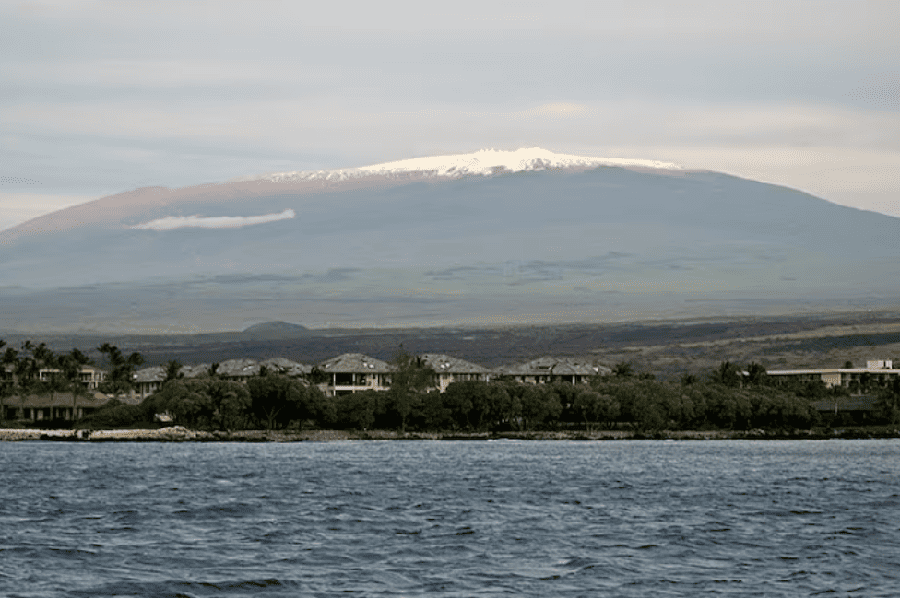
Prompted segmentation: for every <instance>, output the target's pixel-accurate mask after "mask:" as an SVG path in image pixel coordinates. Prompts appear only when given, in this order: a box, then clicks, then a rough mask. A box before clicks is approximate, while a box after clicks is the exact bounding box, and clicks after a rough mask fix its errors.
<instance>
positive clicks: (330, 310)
mask: <svg viewBox="0 0 900 598" xmlns="http://www.w3.org/2000/svg"><path fill="white" fill-rule="evenodd" d="M898 233H900V219H897V218H893V217H890V216H883V215H880V214H876V213H873V212H866V211H862V210H857V209H853V208H848V207H843V206H838V205H835V204H832V203H829V202H827V201H825V200H822V199H818V198H816V197H813V196H811V195H808V194H805V193H802V192H799V191H796V190H792V189H788V188H785V187H780V186H776V185H770V184H765V183H760V182H755V181H750V180H745V179H740V178H737V177H733V176H729V175H725V174H721V173H715V172H708V171H687V170H683V169H681V168H679V167H678V166H677V165H674V164H669V163H663V162H657V161H650V160H616V159H606V158H589V157H579V156H568V155H560V154H553V153H551V152H547V151H545V150H541V149H538V148H532V149H524V150H519V151H517V152H500V151H490V150H488V151H481V152H476V153H473V154H466V155H458V156H441V157H436V158H423V159H414V160H404V161H400V162H393V163H386V164H379V165H375V166H369V167H362V168H355V169H345V170H335V171H317V172H291V173H278V174H271V175H264V176H256V177H245V178H241V179H235V180H232V181H229V182H226V183H221V184H209V185H200V186H196V187H189V188H184V189H166V188H145V189H138V190H136V191H132V192H128V193H122V194H119V195H113V196H109V197H105V198H102V199H98V200H96V201H93V202H89V203H86V204H82V205H79V206H74V207H71V208H67V209H64V210H60V211H58V212H55V213H53V214H49V215H47V216H43V217H40V218H36V219H34V220H32V221H29V222H26V223H24V224H22V225H20V226H18V227H15V228H13V229H9V230H6V231H2V232H0V305H2V307H0V329H7V330H23V331H34V332H50V331H75V330H94V331H109V332H154V333H156V332H200V331H222V330H241V329H244V328H246V327H247V326H250V325H252V324H255V323H259V322H267V321H272V320H278V321H285V322H302V323H303V324H305V325H306V326H309V327H322V326H326V325H339V326H353V327H356V326H414V325H424V326H429V325H450V326H463V325H466V324H473V325H475V324H477V325H482V326H483V325H486V324H527V323H543V322H588V321H611V320H640V319H647V318H666V317H701V316H720V315H735V314H745V313H747V314H749V313H757V314H762V313H766V314H774V313H791V312H797V311H809V310H817V311H821V310H831V309H842V310H846V309H848V308H860V309H863V308H871V307H874V306H880V305H885V304H891V303H892V302H893V301H894V298H895V297H896V296H897V292H898V291H900V288H898V287H900V260H898V258H900V243H898V242H897V239H898Z"/></svg>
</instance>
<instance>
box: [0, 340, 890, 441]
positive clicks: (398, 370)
mask: <svg viewBox="0 0 900 598" xmlns="http://www.w3.org/2000/svg"><path fill="white" fill-rule="evenodd" d="M4 344H5V343H3V342H2V341H0V349H2V348H3V347H4ZM97 349H98V351H100V353H101V354H103V355H104V356H105V357H106V360H107V362H108V365H109V367H110V372H111V373H110V375H109V376H108V377H107V379H106V380H105V381H104V383H103V384H102V385H101V387H100V389H99V390H100V391H101V392H107V393H110V394H113V395H116V394H118V395H119V397H120V398H122V397H123V395H122V394H121V393H125V392H127V391H129V390H130V389H131V386H132V382H131V380H132V377H133V372H134V368H135V367H136V366H138V365H140V364H141V363H142V362H143V358H142V356H141V355H140V354H138V353H132V354H131V355H129V356H126V355H125V354H123V353H122V352H121V351H120V350H119V349H118V348H117V347H115V346H112V345H109V344H104V345H101V346H100V347H98V348H97ZM0 361H2V365H3V366H4V367H5V369H4V371H14V372H16V373H17V374H18V375H17V376H16V378H15V380H16V382H15V384H13V383H12V382H11V379H7V380H6V381H5V383H3V384H0V413H5V411H4V410H3V402H2V401H3V400H4V399H5V398H7V397H10V396H12V395H13V394H19V395H21V394H23V393H40V392H62V391H69V392H73V391H74V392H73V396H75V397H77V396H78V395H79V393H80V394H85V393H86V391H85V390H84V387H83V386H82V385H81V384H80V383H79V382H78V378H77V372H78V367H79V366H80V365H83V364H86V363H89V362H90V360H89V359H87V357H86V356H85V355H84V354H83V353H81V352H80V351H79V350H78V349H73V350H72V351H71V352H69V353H66V354H62V355H55V354H54V353H53V352H51V351H50V350H49V349H47V347H46V346H45V345H44V344H39V345H35V344H33V343H31V342H30V341H29V342H27V343H24V344H23V346H22V348H21V350H18V351H17V350H15V349H12V348H6V350H5V351H4V352H2V353H0ZM393 366H394V368H395V369H394V371H393V373H392V376H391V377H392V384H391V387H390V389H389V390H387V391H374V390H363V391H360V392H355V393H348V394H342V395H338V396H326V394H325V393H324V392H323V390H322V389H321V388H320V386H319V383H321V382H322V381H323V378H324V376H323V375H322V373H321V372H320V371H318V370H317V369H314V370H313V373H312V374H310V375H307V376H305V377H289V376H286V375H283V374H279V373H276V372H270V371H267V370H266V368H265V367H263V368H262V369H261V370H260V372H259V375H257V376H254V377H252V378H250V379H249V380H247V381H246V382H238V381H233V380H228V379H223V378H222V377H221V376H220V375H219V373H218V372H217V368H216V367H215V365H214V366H213V367H211V368H209V370H208V371H206V372H205V374H203V375H201V376H198V377H194V378H190V379H186V378H184V377H183V375H182V374H181V372H180V370H181V368H182V365H181V364H180V363H179V362H178V361H177V360H169V361H168V362H167V363H166V365H165V371H166V376H165V378H166V379H165V381H164V382H163V383H162V385H161V387H160V389H159V390H158V391H157V392H155V393H153V394H152V395H150V396H149V397H147V398H146V399H144V400H143V401H142V402H140V403H139V404H129V403H128V402H125V401H123V400H119V399H117V398H113V399H111V400H109V401H108V402H107V403H106V404H105V405H103V406H102V407H100V408H98V409H96V410H95V411H94V412H93V413H91V414H90V415H88V416H87V417H84V418H81V419H79V420H78V421H76V422H74V423H72V422H69V424H68V425H72V426H74V427H78V428H92V429H102V428H126V427H158V426H160V425H161V424H160V416H163V422H164V423H174V424H177V425H180V426H186V427H189V428H191V429H196V430H269V431H279V430H280V431H288V430H293V431H299V430H327V429H333V430H356V431H364V430H388V431H396V432H399V433H401V434H402V433H405V432H407V431H410V432H417V433H423V432H436V431H440V432H448V433H453V432H456V433H504V432H560V431H570V432H572V431H581V432H586V433H593V432H597V431H616V430H619V431H628V432H631V433H639V434H655V433H659V432H660V431H663V430H668V431H678V430H728V431H749V430H773V431H792V430H802V429H811V428H814V427H821V428H830V427H842V426H844V427H845V426H859V425H897V424H898V423H900V381H897V380H895V381H894V382H892V383H891V384H889V385H887V386H875V385H872V384H870V383H869V382H868V381H867V380H863V381H862V383H861V384H862V385H863V386H860V385H859V384H858V385H857V386H856V387H855V388H853V389H848V388H843V387H840V386H836V387H834V388H826V387H825V385H824V384H823V383H821V382H806V383H800V382H790V383H785V382H783V381H781V382H778V383H776V382H775V381H774V380H772V379H769V378H768V377H767V376H766V372H765V368H764V367H762V366H761V365H759V364H757V363H750V364H748V365H746V366H744V367H738V366H737V365H736V364H734V363H730V362H727V361H725V362H722V363H720V365H719V366H718V367H717V368H715V369H713V370H710V371H706V372H686V373H683V374H682V375H681V376H680V377H679V378H678V379H677V380H671V379H670V380H660V379H657V378H656V377H655V376H654V375H653V374H651V373H648V372H640V371H636V370H635V368H634V367H633V366H632V364H630V363H627V362H620V363H617V364H615V365H614V366H613V367H612V368H611V372H610V373H608V374H606V375H597V376H594V377H592V378H591V379H589V380H588V381H587V382H585V383H579V384H572V383H569V382H552V383H545V384H523V383H521V382H515V381H509V380H503V379H500V380H492V381H488V382H483V381H463V382H453V383H451V384H450V385H449V386H448V387H447V388H446V392H443V393H440V392H437V391H435V390H434V389H433V386H432V384H431V382H432V380H433V376H434V372H433V371H432V370H430V369H429V368H427V367H423V366H422V364H421V362H420V361H418V360H416V359H415V358H413V357H412V356H411V355H410V354H408V353H406V352H404V351H403V350H402V349H401V350H400V351H398V352H397V353H396V354H395V357H394V359H393ZM41 368H45V369H46V368H52V369H54V370H57V371H54V372H52V375H50V376H43V378H44V379H41V377H38V376H36V372H38V371H39V370H40V369H41ZM866 385H868V386H866ZM78 389H81V390H78ZM851 390H852V391H854V392H857V393H859V392H867V393H869V394H870V395H872V396H875V397H876V399H875V408H874V409H870V410H868V411H867V412H865V413H848V412H845V411H842V412H838V410H837V409H835V411H834V412H830V411H822V410H821V404H822V401H827V400H833V401H834V402H835V405H837V403H838V402H839V401H840V400H842V399H844V398H846V397H848V396H849V394H850V392H851ZM817 405H819V408H817ZM57 423H59V422H57Z"/></svg>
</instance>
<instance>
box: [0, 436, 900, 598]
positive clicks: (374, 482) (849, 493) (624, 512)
mask: <svg viewBox="0 0 900 598" xmlns="http://www.w3.org/2000/svg"><path fill="white" fill-rule="evenodd" d="M0 472H2V486H0V595H2V596H9V597H20V596H22V597H24V596H29V597H31V596H35V597H37V596H40V597H42V598H43V597H54V596H76V597H77V596H83V597H104V596H197V597H200V596H333V595H336V594H339V593H340V594H345V593H350V594H356V595H361V596H426V595H427V596H431V595H447V596H498V595H511V596H698V595H735V596H791V597H794V596H812V595H820V594H825V595H829V594H834V595H841V596H843V595H848V594H852V595H857V596H897V595H900V441H897V440H885V441H881V440H868V441H837V440H835V441H757V442H753V441H697V442H687V441H680V442H664V441H658V442H657V441H632V442H610V441H607V442H546V441H545V442H534V441H532V442H528V441H523V442H515V441H496V442H425V441H412V442H402V441H389V442H375V441H366V442H334V443H321V444H319V443H295V444H242V443H221V444H218V443H196V444H194V443H184V444H157V443H63V442H58V443H56V442H20V443H3V444H0Z"/></svg>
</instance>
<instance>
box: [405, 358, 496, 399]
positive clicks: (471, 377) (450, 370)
mask: <svg viewBox="0 0 900 598" xmlns="http://www.w3.org/2000/svg"><path fill="white" fill-rule="evenodd" d="M418 363H419V365H420V366H422V367H426V368H431V369H432V370H434V378H433V382H432V389H434V390H438V391H439V392H444V391H446V390H447V387H448V386H450V384H452V383H453V382H472V381H477V382H488V381H490V379H491V370H489V369H487V368H485V367H482V366H480V365H478V364H477V363H472V362H470V361H466V360H465V359H459V358H458V357H451V356H449V355H440V354H436V353H425V354H423V355H420V356H419V357H418Z"/></svg>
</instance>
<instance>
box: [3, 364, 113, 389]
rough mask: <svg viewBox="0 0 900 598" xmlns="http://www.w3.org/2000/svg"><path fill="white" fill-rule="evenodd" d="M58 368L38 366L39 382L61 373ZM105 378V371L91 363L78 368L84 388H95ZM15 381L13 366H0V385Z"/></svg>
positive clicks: (79, 378)
mask: <svg viewBox="0 0 900 598" xmlns="http://www.w3.org/2000/svg"><path fill="white" fill-rule="evenodd" d="M62 373H63V371H62V370H61V369H59V368H40V369H39V370H38V371H37V378H38V380H40V381H41V382H50V381H51V380H53V377H54V376H56V375H60V374H62ZM105 378H106V372H105V371H104V370H101V369H100V368H98V367H94V366H92V365H84V366H81V368H80V369H79V370H78V380H79V382H81V384H82V385H83V386H84V388H85V389H86V390H97V387H98V386H100V383H101V382H103V380H104V379H105ZM16 382H17V376H16V372H15V368H14V367H13V366H12V365H4V366H0V386H10V385H14V384H15V383H16Z"/></svg>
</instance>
